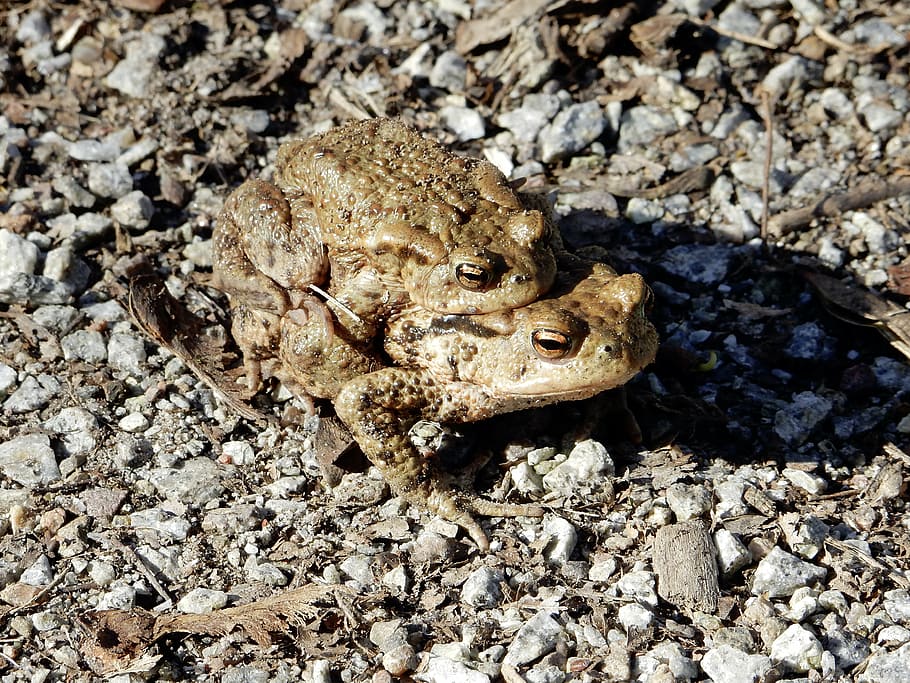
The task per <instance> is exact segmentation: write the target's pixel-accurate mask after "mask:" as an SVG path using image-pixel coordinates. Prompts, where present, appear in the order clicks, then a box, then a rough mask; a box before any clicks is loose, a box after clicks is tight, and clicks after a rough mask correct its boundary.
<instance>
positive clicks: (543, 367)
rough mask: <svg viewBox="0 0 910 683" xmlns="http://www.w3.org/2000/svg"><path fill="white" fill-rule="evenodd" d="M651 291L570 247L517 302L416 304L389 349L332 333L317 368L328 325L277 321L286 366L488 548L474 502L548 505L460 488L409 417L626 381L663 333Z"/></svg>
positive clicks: (501, 405) (386, 340)
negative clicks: (473, 310)
mask: <svg viewBox="0 0 910 683" xmlns="http://www.w3.org/2000/svg"><path fill="white" fill-rule="evenodd" d="M650 299H651V293H650V290H649V288H648V287H647V285H646V284H645V283H644V281H643V280H642V278H641V276H639V275H637V274H633V275H617V274H616V273H615V272H614V271H613V270H611V269H610V268H609V267H608V266H606V265H605V264H601V263H595V262H590V261H583V260H581V259H573V260H571V261H568V262H567V265H566V267H565V269H564V270H563V271H561V272H560V274H559V277H558V279H557V283H556V286H555V287H554V289H553V290H552V291H551V293H550V294H549V295H547V296H545V297H544V298H542V299H540V300H538V301H535V302H533V303H530V304H527V305H525V306H522V307H519V308H515V309H513V310H508V311H501V312H497V313H487V314H481V315H451V314H440V313H437V312H434V311H431V310H428V309H425V308H422V307H420V306H415V305H412V306H410V307H406V308H404V309H402V310H401V311H399V312H397V313H396V314H395V315H393V316H392V317H390V318H389V320H388V322H387V324H386V328H385V331H384V336H383V344H382V350H383V352H384V354H385V358H383V357H382V356H381V355H380V354H379V353H378V351H377V350H375V349H371V348H367V347H361V348H360V349H359V352H358V351H357V347H356V346H355V345H351V344H348V343H345V342H344V341H343V340H340V339H338V340H335V341H333V342H331V343H329V344H328V345H327V347H328V348H329V349H330V356H331V361H332V362H333V363H337V365H336V372H335V373H334V374H331V375H329V374H325V373H321V372H320V370H321V368H323V367H325V363H322V362H320V361H318V360H317V361H314V360H313V353H312V352H313V350H314V349H320V348H323V346H324V342H325V339H320V335H322V334H324V330H323V329H321V326H320V325H319V324H318V322H315V320H314V318H312V317H309V318H301V317H295V316H293V315H288V316H285V317H284V318H283V319H282V321H281V344H280V346H281V350H280V355H281V361H280V365H281V369H280V371H279V374H281V375H283V376H284V378H287V379H288V380H289V381H290V382H291V383H292V384H294V383H296V384H299V385H302V386H304V387H305V388H306V390H307V391H308V392H309V393H312V394H316V395H323V396H326V397H329V398H332V399H333V401H334V405H335V409H336V411H337V414H338V416H339V417H340V418H341V419H342V420H343V421H344V422H345V423H346V424H347V425H348V427H349V428H350V430H351V432H352V434H353V436H354V438H355V439H356V441H357V443H358V444H359V445H360V447H361V449H362V450H363V452H364V454H365V455H366V456H367V457H368V458H369V459H370V461H371V462H372V463H373V464H374V465H376V467H377V468H378V469H379V470H380V471H381V472H382V474H383V476H384V477H385V478H386V480H387V481H388V483H389V485H390V487H391V488H392V490H393V491H394V492H395V493H397V494H398V495H400V496H402V497H403V498H404V499H405V500H406V501H407V502H409V503H410V504H413V505H417V506H419V507H422V508H425V509H428V510H430V511H432V512H435V513H437V514H439V515H441V516H442V517H444V518H445V519H448V520H450V521H453V522H456V523H457V524H459V525H460V526H462V527H463V528H464V529H466V530H467V532H468V533H469V535H470V536H471V538H472V539H473V540H474V542H475V543H476V544H477V545H478V547H480V548H481V549H487V548H488V547H489V543H488V540H487V537H486V534H485V533H484V531H483V529H482V528H481V526H480V524H479V523H478V522H477V521H476V520H475V518H474V513H476V514H482V515H491V516H515V515H527V516H540V515H542V514H543V510H542V509H541V508H540V507H538V506H534V505H510V504H504V503H494V502H492V501H488V500H485V499H482V498H480V497H477V496H472V495H468V494H467V493H465V492H462V491H457V490H455V489H454V488H453V487H452V486H451V485H450V483H449V482H447V481H446V479H445V476H444V475H443V473H441V472H439V471H437V468H436V464H435V461H434V459H433V458H427V457H425V456H424V455H422V454H421V453H420V452H419V451H418V449H417V448H416V447H415V445H414V443H412V441H411V439H410V437H409V432H410V430H411V428H412V427H413V426H414V425H415V424H416V423H417V422H418V421H420V420H432V421H437V422H441V423H444V424H459V423H467V422H475V421H479V420H483V419H486V418H489V417H492V416H494V415H499V414H502V413H507V412H511V411H516V410H522V409H525V408H530V407H536V406H543V405H547V404H551V403H555V402H558V401H569V400H579V399H584V398H588V397H591V396H594V395H595V394H598V393H600V392H602V391H605V390H607V389H611V388H614V387H618V386H621V385H623V384H625V383H626V382H627V381H628V380H629V379H631V378H632V377H633V376H634V375H635V374H636V373H637V372H638V371H639V370H641V369H642V368H643V367H644V366H646V365H648V364H649V363H650V362H651V361H652V360H653V359H654V355H655V353H656V350H657V333H656V331H655V329H654V327H653V326H652V325H651V323H650V322H649V321H648V319H647V318H646V309H647V307H648V305H649V303H650ZM332 354H334V355H332ZM313 366H315V367H316V368H317V372H316V373H315V374H313V373H312V368H313Z"/></svg>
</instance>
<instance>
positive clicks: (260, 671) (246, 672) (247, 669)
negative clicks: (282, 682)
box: [220, 664, 276, 683]
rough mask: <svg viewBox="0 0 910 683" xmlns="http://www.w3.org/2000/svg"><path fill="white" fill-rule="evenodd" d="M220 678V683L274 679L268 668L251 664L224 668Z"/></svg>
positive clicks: (257, 682) (264, 682) (241, 682)
mask: <svg viewBox="0 0 910 683" xmlns="http://www.w3.org/2000/svg"><path fill="white" fill-rule="evenodd" d="M220 679H221V681H220V683H269V682H270V681H273V680H276V679H274V678H272V674H271V673H269V671H268V670H266V669H264V668H261V667H258V666H253V665H252V664H241V665H240V666H232V667H229V668H225V669H224V670H223V672H221V675H220Z"/></svg>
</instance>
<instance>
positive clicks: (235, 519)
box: [202, 503, 262, 536]
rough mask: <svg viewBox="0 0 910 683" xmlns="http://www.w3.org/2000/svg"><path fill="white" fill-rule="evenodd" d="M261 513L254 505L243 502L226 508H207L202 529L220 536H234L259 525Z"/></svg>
mask: <svg viewBox="0 0 910 683" xmlns="http://www.w3.org/2000/svg"><path fill="white" fill-rule="evenodd" d="M261 522H262V515H261V514H260V513H259V512H258V510H257V508H256V506H255V505H253V504H251V503H243V504H239V505H232V506H231V507H227V508H216V509H214V510H208V511H206V513H205V516H204V517H203V518H202V530H203V531H205V532H206V533H210V534H218V535H220V536H236V535H237V534H238V533H240V532H243V531H253V530H254V529H257V528H259V527H260V526H261Z"/></svg>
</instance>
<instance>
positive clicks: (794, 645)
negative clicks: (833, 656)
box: [771, 624, 824, 673]
mask: <svg viewBox="0 0 910 683" xmlns="http://www.w3.org/2000/svg"><path fill="white" fill-rule="evenodd" d="M823 652H824V648H823V647H822V644H821V642H819V640H818V638H816V637H815V634H814V633H812V632H811V631H809V630H808V629H806V628H804V627H802V626H800V625H799V624H792V625H790V626H789V627H788V628H787V630H786V631H784V632H783V633H781V634H780V635H779V636H778V637H777V638H775V639H774V642H773V643H771V661H772V662H774V664H776V665H778V666H779V667H781V668H782V669H784V670H785V671H796V672H799V673H802V672H805V671H809V670H810V669H817V668H820V665H821V657H822V653H823Z"/></svg>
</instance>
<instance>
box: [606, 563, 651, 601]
mask: <svg viewBox="0 0 910 683" xmlns="http://www.w3.org/2000/svg"><path fill="white" fill-rule="evenodd" d="M616 588H617V590H619V592H620V593H622V594H623V595H624V596H625V597H627V598H631V599H633V600H635V601H637V602H639V603H641V604H642V605H647V606H648V607H650V608H654V607H657V602H658V600H657V591H656V590H655V589H654V574H653V573H652V572H649V571H644V570H641V569H639V570H635V571H631V572H628V573H626V574H624V575H623V576H622V578H620V579H619V580H618V581H617V582H616Z"/></svg>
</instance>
